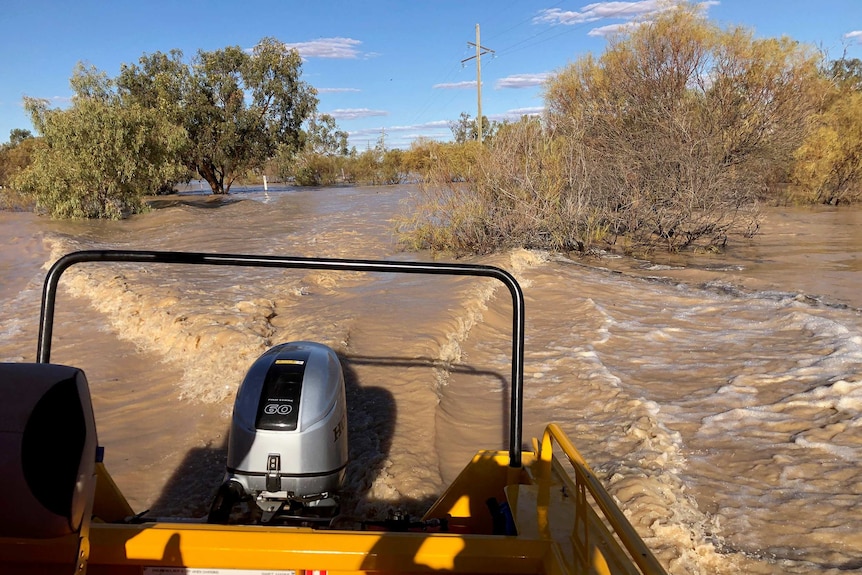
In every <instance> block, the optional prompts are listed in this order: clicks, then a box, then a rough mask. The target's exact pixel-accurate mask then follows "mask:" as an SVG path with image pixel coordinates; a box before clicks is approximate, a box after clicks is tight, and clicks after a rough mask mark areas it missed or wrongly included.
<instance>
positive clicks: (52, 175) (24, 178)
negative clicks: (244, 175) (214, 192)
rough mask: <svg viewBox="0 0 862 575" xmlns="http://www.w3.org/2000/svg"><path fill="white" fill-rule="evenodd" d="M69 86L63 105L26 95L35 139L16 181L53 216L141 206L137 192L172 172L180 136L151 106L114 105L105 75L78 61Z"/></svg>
mask: <svg viewBox="0 0 862 575" xmlns="http://www.w3.org/2000/svg"><path fill="white" fill-rule="evenodd" d="M71 84H72V88H73V90H74V91H75V95H74V97H73V100H72V105H71V107H69V108H68V109H65V110H61V109H49V108H48V106H47V102H46V101H44V100H39V99H34V98H25V100H24V105H25V108H26V109H27V111H28V112H29V113H30V117H31V119H32V121H33V125H34V126H35V128H36V130H37V131H38V132H39V133H40V134H41V136H42V137H41V143H42V145H41V146H38V147H37V148H36V149H35V151H34V155H33V161H32V164H31V165H30V166H29V167H28V168H27V169H26V170H24V171H23V172H22V173H21V174H20V175H19V177H18V178H17V179H16V186H17V187H19V188H20V189H21V190H23V191H25V192H27V193H29V194H31V195H32V196H33V197H34V198H35V200H36V205H37V208H41V209H43V210H45V211H47V212H48V213H49V214H50V215H51V216H52V217H58V218H121V217H124V216H126V215H127V214H129V213H135V212H138V211H140V210H141V209H142V207H143V204H142V201H141V198H142V195H143V194H144V193H146V192H147V191H151V190H155V189H156V188H158V187H160V186H161V185H162V184H163V183H164V182H165V181H169V180H171V179H175V178H177V177H178V171H180V170H181V169H182V168H181V167H180V166H178V164H176V163H174V162H172V161H171V157H172V156H173V155H175V149H174V148H173V147H172V146H174V145H176V143H177V142H178V141H179V139H180V136H181V134H180V133H178V130H177V129H176V127H175V126H173V125H172V124H170V123H168V122H166V121H165V119H164V118H163V117H162V116H161V115H160V114H159V112H158V110H154V109H150V108H146V107H143V106H140V105H137V104H130V105H121V104H120V102H119V99H118V96H117V94H116V92H115V91H114V86H113V82H112V81H111V80H110V79H108V78H107V76H105V75H104V73H101V72H98V71H97V70H95V69H93V68H86V67H84V66H83V65H80V64H79V65H78V67H77V68H76V70H75V73H74V74H73V76H72V79H71ZM174 181H175V180H174Z"/></svg>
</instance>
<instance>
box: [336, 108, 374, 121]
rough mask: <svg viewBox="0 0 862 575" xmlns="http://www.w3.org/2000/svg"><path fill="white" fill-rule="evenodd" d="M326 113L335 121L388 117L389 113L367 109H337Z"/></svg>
mask: <svg viewBox="0 0 862 575" xmlns="http://www.w3.org/2000/svg"><path fill="white" fill-rule="evenodd" d="M327 113H328V114H329V115H330V116H332V117H333V118H335V119H336V120H358V119H359V118H373V117H375V116H388V115H389V112H387V111H385V110H371V109H369V108H338V109H336V110H332V111H331V112H327Z"/></svg>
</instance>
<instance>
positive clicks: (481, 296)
mask: <svg viewBox="0 0 862 575" xmlns="http://www.w3.org/2000/svg"><path fill="white" fill-rule="evenodd" d="M410 192H411V188H410V187H404V186H400V187H399V186H396V187H382V188H338V189H321V190H313V191H302V190H283V191H269V192H266V193H265V192H263V191H259V190H247V191H239V192H238V193H235V194H232V195H231V197H230V199H231V200H232V201H231V202H229V203H221V202H219V205H218V206H217V207H213V206H214V205H215V203H214V202H200V201H189V200H200V198H199V197H198V198H195V197H186V198H185V199H184V198H179V199H178V200H176V199H175V201H174V200H171V201H168V200H165V201H163V203H165V204H168V205H167V206H166V207H163V208H161V209H158V210H155V211H153V212H151V213H147V214H144V215H141V216H137V217H134V218H132V219H131V220H128V221H123V222H52V221H49V220H46V219H44V218H39V217H36V216H34V215H32V214H26V213H0V246H2V247H0V360H3V361H22V360H23V361H33V360H34V359H35V352H36V338H37V332H38V317H39V298H40V293H41V286H42V280H43V278H44V273H45V267H46V265H49V264H50V263H51V262H52V261H54V260H56V259H57V258H58V257H59V256H60V255H62V254H64V253H67V252H70V251H73V250H78V249H92V248H123V249H156V250H186V251H200V252H227V253H243V254H246V253H247V254H275V255H286V256H287V255H289V256H316V257H348V258H374V259H393V260H407V259H418V260H420V261H430V260H431V259H432V255H431V254H427V253H419V254H407V253H403V252H401V251H399V250H398V249H397V247H396V245H395V242H394V238H393V222H392V219H393V218H394V217H395V216H396V214H398V213H399V211H400V210H402V209H404V208H403V200H404V198H405V197H407V195H408V194H409V193H410ZM233 200H236V201H233ZM761 231H762V234H761V236H759V237H758V238H757V239H756V240H755V241H753V242H748V241H737V242H735V243H733V244H731V247H730V250H729V251H728V253H726V254H720V255H716V254H703V255H695V256H687V257H685V258H682V257H670V256H664V255H658V256H655V257H653V258H651V259H650V260H649V261H647V260H632V259H621V258H605V259H590V260H570V259H567V258H565V257H562V256H559V255H554V254H546V253H540V252H528V251H524V250H515V251H511V252H506V253H501V254H495V255H491V256H487V257H477V258H469V259H467V260H465V261H468V262H471V263H480V264H491V265H496V266H500V267H503V268H505V269H507V270H509V271H511V272H512V273H513V274H514V275H515V276H516V277H517V278H518V280H519V281H520V283H521V285H522V287H523V289H524V293H525V297H526V313H527V334H526V349H525V358H526V365H525V390H524V394H525V402H526V403H525V420H524V429H525V437H526V438H529V437H533V436H538V435H540V434H541V432H542V429H543V426H544V424H545V423H547V422H550V421H555V422H558V423H559V424H560V425H561V426H562V427H563V429H564V430H565V431H566V432H567V433H568V434H569V435H570V436H571V438H572V439H573V440H574V442H575V444H576V445H577V446H578V447H579V448H580V450H581V451H582V452H583V454H584V455H585V457H586V458H587V460H588V461H589V462H590V463H591V465H592V467H593V468H594V469H595V470H596V472H597V473H598V475H599V476H600V478H601V479H602V481H603V482H604V484H605V485H606V486H607V487H608V489H609V491H610V492H611V493H612V494H613V495H614V496H615V497H616V498H617V499H618V500H619V502H620V504H621V505H622V507H623V508H624V509H625V511H626V513H627V515H628V516H629V517H630V518H631V521H632V523H633V524H634V525H635V526H636V528H637V529H638V530H639V532H640V533H641V535H642V536H643V537H644V539H645V540H646V541H647V543H648V545H649V546H650V547H651V548H652V549H654V550H655V551H656V554H657V555H658V557H659V558H660V560H661V561H662V563H663V564H664V565H665V566H666V567H667V569H668V570H669V572H671V573H680V574H681V573H704V574H706V573H720V574H723V573H806V574H811V573H843V572H846V571H848V570H862V513H860V512H859V509H860V506H862V466H860V464H859V462H860V460H862V416H860V411H862V314H860V309H862V289H860V286H862V210H860V209H858V208H842V209H837V210H836V209H814V210H794V209H788V210H774V211H767V212H766V219H765V221H764V223H763V225H762V228H761ZM64 278H65V279H64V280H63V281H62V282H61V289H60V296H59V298H58V303H57V306H58V307H57V309H58V312H57V323H56V327H55V331H54V338H53V353H52V361H55V362H58V363H67V364H73V365H76V366H79V367H81V368H83V369H84V370H85V371H86V373H87V376H88V379H89V381H90V386H91V390H92V394H93V402H94V406H95V411H96V418H97V427H98V433H99V442H100V444H101V445H104V446H105V449H106V455H105V461H106V464H107V466H108V468H109V470H110V471H111V472H112V474H113V475H114V477H115V479H116V481H117V483H118V484H119V486H120V488H121V489H122V490H123V491H124V492H125V493H126V494H127V495H128V497H129V499H130V502H131V503H132V505H133V507H134V508H135V509H136V511H144V510H147V509H149V510H150V515H153V516H160V517H177V516H191V517H201V516H203V515H205V514H206V511H207V509H208V506H209V503H210V500H211V497H212V495H213V493H214V490H215V489H216V487H217V486H218V484H219V482H220V481H221V478H222V473H223V469H224V464H225V452H226V447H225V441H226V436H227V431H228V422H229V417H230V412H231V408H232V402H233V396H234V393H235V391H236V389H237V386H238V385H239V383H240V382H241V380H242V377H243V375H244V373H245V371H246V370H247V369H248V367H249V366H250V365H251V363H252V362H253V361H254V359H255V358H256V357H258V356H259V355H260V354H261V353H263V352H264V351H265V350H266V349H267V348H268V347H270V346H272V345H275V344H277V343H281V342H287V341H296V340H314V341H319V342H322V343H325V344H327V345H329V346H331V347H332V348H334V349H335V350H336V351H337V352H338V353H339V356H340V357H341V358H342V361H343V363H344V366H345V369H346V376H347V380H348V384H349V385H348V403H349V407H348V420H349V421H348V437H349V442H350V464H349V466H348V473H347V480H346V486H345V491H346V493H347V494H346V495H345V506H346V507H349V509H350V512H351V513H352V514H354V515H355V516H357V517H378V516H380V515H381V514H383V515H385V514H386V513H387V512H388V511H390V510H393V509H398V510H404V511H406V512H408V513H410V512H413V513H416V512H418V510H421V509H422V508H423V507H424V506H425V505H426V504H427V503H428V502H429V501H431V500H433V499H434V498H435V497H436V496H437V495H439V494H440V492H441V490H442V489H443V488H444V487H445V485H446V484H447V483H448V482H449V481H451V480H452V479H453V477H454V475H455V474H456V473H457V472H458V470H459V469H460V468H461V467H462V466H463V465H464V464H465V463H466V462H467V461H468V460H469V458H470V457H471V456H472V454H473V453H474V452H475V451H476V450H477V449H479V448H504V447H506V441H507V430H506V425H505V418H506V417H507V415H506V406H507V402H508V375H509V370H510V366H509V351H510V348H509V336H510V326H511V319H510V317H511V315H510V314H511V309H510V300H509V295H508V292H507V291H506V290H505V288H504V287H503V286H502V284H498V283H496V282H495V281H494V280H490V279H474V278H464V277H441V276H435V277H426V276H407V277H401V276H393V275H387V274H378V273H373V274H364V273H334V272H318V271H309V270H272V269H268V270H250V269H242V270H238V269H229V268H210V267H204V266H195V267H194V268H193V269H189V268H180V267H178V266H172V265H162V266H160V267H155V268H154V267H147V268H145V267H141V266H140V265H136V264H122V265H106V264H85V265H80V266H75V267H73V268H72V269H71V270H70V271H69V272H67V274H66V275H65V276H64Z"/></svg>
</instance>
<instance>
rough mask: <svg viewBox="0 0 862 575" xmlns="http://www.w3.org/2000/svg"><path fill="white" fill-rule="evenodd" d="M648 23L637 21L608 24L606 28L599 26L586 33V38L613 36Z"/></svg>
mask: <svg viewBox="0 0 862 575" xmlns="http://www.w3.org/2000/svg"><path fill="white" fill-rule="evenodd" d="M647 22H648V21H647V20H643V21H638V22H620V23H619V24H608V25H607V26H599V27H598V28H593V29H592V30H590V31H589V32H587V36H603V37H604V36H613V35H614V34H617V33H619V32H625V31H627V30H631V29H632V28H637V27H638V26H640V25H641V24H646V23H647Z"/></svg>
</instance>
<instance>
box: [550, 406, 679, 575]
mask: <svg viewBox="0 0 862 575" xmlns="http://www.w3.org/2000/svg"><path fill="white" fill-rule="evenodd" d="M555 443H556V445H557V446H558V447H559V448H560V449H561V450H562V451H563V453H564V454H565V456H566V458H567V459H568V460H569V463H570V464H571V466H572V468H573V469H574V477H575V480H574V485H573V487H574V489H575V509H576V513H575V524H574V525H573V526H572V541H573V545H574V546H575V556H576V557H577V558H579V560H580V561H581V562H582V565H581V568H582V569H583V570H584V571H585V572H593V573H598V574H602V575H604V574H608V575H610V574H611V573H616V572H620V571H622V572H631V570H630V569H629V568H626V565H625V563H628V561H624V562H620V561H618V560H617V559H618V558H615V557H614V556H615V555H618V554H619V553H620V552H621V549H620V548H619V546H618V545H616V541H614V540H613V535H611V531H612V532H613V533H614V534H616V538H617V539H618V540H619V543H620V544H622V546H623V547H624V548H625V549H626V551H627V552H628V555H629V557H630V559H631V561H633V562H634V563H635V564H636V565H637V568H638V569H639V572H640V573H642V574H643V575H666V572H665V570H664V568H663V567H662V566H661V564H660V563H659V562H658V560H657V559H656V558H655V556H654V555H653V554H652V551H650V550H649V548H648V547H647V546H646V544H645V543H644V542H643V540H642V539H641V537H640V535H638V533H637V531H635V529H634V527H632V524H631V523H630V522H629V520H628V519H627V518H626V516H625V515H623V512H622V510H621V509H620V508H619V506H618V505H617V504H616V502H615V501H614V500H613V498H612V497H611V496H610V494H609V493H608V492H607V490H605V488H604V486H603V485H602V484H601V482H600V481H599V480H598V479H597V478H596V475H595V473H594V472H593V470H592V469H590V466H589V465H588V464H587V462H586V461H585V460H584V458H583V456H582V455H581V454H580V453H579V452H578V450H577V449H576V448H575V446H574V445H573V444H572V442H571V441H569V438H568V437H567V436H566V434H565V432H563V430H562V429H560V427H559V426H558V425H557V424H555V423H550V424H548V426H547V427H546V428H545V433H544V434H543V436H542V445H541V449H540V450H539V461H538V465H537V468H538V469H537V472H538V473H537V476H536V479H537V481H538V484H539V486H540V489H541V487H542V485H543V484H544V485H546V486H548V485H549V484H550V482H551V468H552V463H553V461H554V458H553V452H554V444H555ZM560 471H562V472H563V473H562V475H563V479H564V481H567V482H568V483H571V478H570V477H569V476H568V475H567V474H565V470H562V469H561V470H560ZM587 493H589V495H590V496H591V498H592V500H593V502H594V503H595V507H597V508H598V509H599V510H600V511H601V513H602V515H603V516H604V519H605V520H606V522H607V525H609V526H610V530H608V529H607V528H605V524H604V523H602V522H601V521H600V520H599V518H598V516H597V514H596V512H595V509H594V507H593V505H591V504H590V502H589V501H588V499H587ZM541 499H542V497H541V495H540V500H541ZM540 513H541V511H540ZM609 564H610V565H614V567H615V568H613V569H612V568H611V567H610V566H609Z"/></svg>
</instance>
